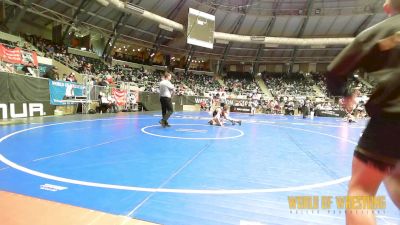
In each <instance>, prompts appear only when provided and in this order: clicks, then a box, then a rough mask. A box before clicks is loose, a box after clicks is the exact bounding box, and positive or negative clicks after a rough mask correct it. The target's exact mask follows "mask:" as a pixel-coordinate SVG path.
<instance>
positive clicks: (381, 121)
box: [326, 0, 400, 225]
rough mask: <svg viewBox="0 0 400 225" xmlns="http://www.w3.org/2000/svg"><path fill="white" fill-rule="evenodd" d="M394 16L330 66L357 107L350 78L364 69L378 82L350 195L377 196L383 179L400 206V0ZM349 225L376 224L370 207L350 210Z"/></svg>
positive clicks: (391, 0)
mask: <svg viewBox="0 0 400 225" xmlns="http://www.w3.org/2000/svg"><path fill="white" fill-rule="evenodd" d="M384 9H385V11H386V13H388V14H389V15H390V16H391V17H390V18H388V19H386V20H385V21H383V22H381V23H378V24H377V25H375V26H373V27H371V28H369V29H367V30H365V31H364V32H362V33H361V34H359V35H358V36H357V37H356V38H355V40H354V41H353V42H352V43H351V44H349V46H347V47H346V48H345V49H344V50H343V51H342V52H341V53H340V54H339V55H338V56H337V57H336V59H335V60H334V61H333V62H332V63H331V64H330V65H329V66H328V72H327V74H326V76H327V85H328V90H329V91H330V92H331V94H333V95H336V96H338V95H342V96H345V99H344V107H345V109H346V110H347V111H350V110H352V109H353V107H354V105H355V103H356V101H355V98H356V93H350V92H349V91H348V90H346V80H347V78H348V77H350V76H352V75H353V72H354V71H355V70H356V69H364V70H365V71H366V72H368V75H369V76H370V77H371V78H373V79H374V80H375V81H376V83H377V85H376V89H375V90H374V92H373V93H372V95H371V97H370V100H369V101H368V102H367V104H366V110H367V112H368V114H369V116H370V117H371V120H370V121H369V123H368V125H367V127H366V129H365V130H364V133H363V135H362V136H361V138H360V140H359V142H358V146H357V148H356V150H355V152H354V157H353V165H352V176H351V180H350V183H349V189H348V196H375V195H376V193H377V190H378V188H379V186H380V184H381V183H382V182H384V184H385V186H386V189H387V191H388V193H389V195H390V198H391V199H392V200H393V202H394V203H395V205H396V206H397V207H398V208H400V139H399V134H400V37H399V36H400V33H399V32H400V14H399V12H400V0H386V2H385V4H384ZM346 223H347V225H361V224H362V225H375V224H376V220H375V214H374V212H372V211H371V210H365V209H364V210H351V211H347V212H346Z"/></svg>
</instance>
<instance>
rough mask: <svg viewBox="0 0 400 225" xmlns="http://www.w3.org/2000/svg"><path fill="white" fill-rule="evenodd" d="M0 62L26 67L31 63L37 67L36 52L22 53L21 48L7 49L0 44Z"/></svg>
mask: <svg viewBox="0 0 400 225" xmlns="http://www.w3.org/2000/svg"><path fill="white" fill-rule="evenodd" d="M0 60H1V61H4V62H8V63H13V64H23V65H27V64H29V63H33V64H34V65H35V66H36V67H37V66H38V65H39V63H38V58H37V54H36V52H29V51H24V50H22V49H21V48H18V47H17V48H8V47H6V46H4V45H2V44H0Z"/></svg>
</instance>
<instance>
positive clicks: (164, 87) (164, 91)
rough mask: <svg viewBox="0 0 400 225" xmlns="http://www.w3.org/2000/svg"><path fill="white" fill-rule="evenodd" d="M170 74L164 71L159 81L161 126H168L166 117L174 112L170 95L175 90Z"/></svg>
mask: <svg viewBox="0 0 400 225" xmlns="http://www.w3.org/2000/svg"><path fill="white" fill-rule="evenodd" d="M171 78H172V74H171V73H169V72H167V71H166V72H165V73H164V75H163V77H162V81H161V82H160V103H161V110H162V119H161V120H160V124H161V126H163V127H170V125H169V124H168V119H169V117H170V116H171V115H172V113H173V112H174V110H173V107H172V102H171V96H172V94H173V92H174V90H175V87H174V85H173V84H172V83H171V82H170V80H171Z"/></svg>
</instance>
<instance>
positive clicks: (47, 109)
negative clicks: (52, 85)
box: [0, 102, 55, 119]
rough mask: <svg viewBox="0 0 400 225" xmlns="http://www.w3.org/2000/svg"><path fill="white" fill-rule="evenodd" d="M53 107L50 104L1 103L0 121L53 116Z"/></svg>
mask: <svg viewBox="0 0 400 225" xmlns="http://www.w3.org/2000/svg"><path fill="white" fill-rule="evenodd" d="M54 109H55V107H54V106H52V105H50V102H31V103H1V102H0V119H16V118H26V117H33V116H46V115H53V114H54Z"/></svg>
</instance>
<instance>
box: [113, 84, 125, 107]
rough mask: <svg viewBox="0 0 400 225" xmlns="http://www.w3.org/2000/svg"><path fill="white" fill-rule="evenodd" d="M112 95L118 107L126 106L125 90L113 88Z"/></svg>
mask: <svg viewBox="0 0 400 225" xmlns="http://www.w3.org/2000/svg"><path fill="white" fill-rule="evenodd" d="M112 95H113V97H114V99H115V101H116V103H117V105H118V106H124V105H125V104H126V91H125V90H118V89H116V88H113V89H112Z"/></svg>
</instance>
